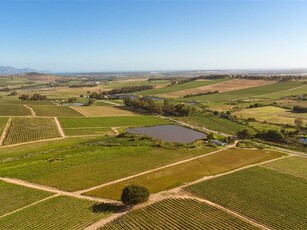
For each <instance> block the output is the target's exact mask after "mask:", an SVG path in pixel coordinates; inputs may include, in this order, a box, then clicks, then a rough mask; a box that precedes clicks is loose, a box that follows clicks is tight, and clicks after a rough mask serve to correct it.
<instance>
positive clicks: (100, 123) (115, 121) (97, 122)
mask: <svg viewBox="0 0 307 230" xmlns="http://www.w3.org/2000/svg"><path fill="white" fill-rule="evenodd" d="M59 120H60V122H61V125H62V127H63V128H64V129H66V128H84V127H107V128H110V127H128V126H151V125H165V124H170V123H171V122H169V121H166V120H162V119H160V118H158V117H155V116H150V115H148V116H130V117H129V116H128V117H84V118H60V119H59Z"/></svg>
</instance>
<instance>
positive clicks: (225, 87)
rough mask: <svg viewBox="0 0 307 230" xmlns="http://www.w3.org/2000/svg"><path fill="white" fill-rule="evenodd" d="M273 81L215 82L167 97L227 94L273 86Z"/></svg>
mask: <svg viewBox="0 0 307 230" xmlns="http://www.w3.org/2000/svg"><path fill="white" fill-rule="evenodd" d="M273 83H275V81H266V80H246V79H233V80H229V81H222V82H217V83H216V84H210V85H206V86H201V85H200V86H198V87H196V88H193V89H185V90H179V91H176V92H171V93H169V94H168V95H171V96H175V97H182V96H185V95H187V94H197V93H207V92H209V91H211V92H212V91H219V93H223V92H229V91H234V90H240V89H246V88H252V87H257V86H258V87H259V86H264V85H269V84H273Z"/></svg>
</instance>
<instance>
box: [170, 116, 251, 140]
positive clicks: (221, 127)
mask: <svg viewBox="0 0 307 230" xmlns="http://www.w3.org/2000/svg"><path fill="white" fill-rule="evenodd" d="M176 119H177V120H180V121H183V122H185V123H188V124H191V125H196V126H202V127H205V128H208V129H211V130H215V131H219V132H223V133H228V134H232V135H235V134H236V133H237V132H238V131H240V130H243V129H249V128H248V127H247V126H245V125H241V124H238V123H236V122H233V121H230V120H228V119H225V118H220V117H217V116H214V115H212V114H210V113H204V114H195V115H193V116H190V117H176Z"/></svg>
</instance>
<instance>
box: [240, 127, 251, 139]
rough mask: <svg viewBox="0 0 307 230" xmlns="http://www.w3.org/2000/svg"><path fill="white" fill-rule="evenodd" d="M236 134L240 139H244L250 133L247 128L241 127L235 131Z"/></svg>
mask: <svg viewBox="0 0 307 230" xmlns="http://www.w3.org/2000/svg"><path fill="white" fill-rule="evenodd" d="M237 136H238V137H239V138H241V139H246V138H249V137H250V136H251V134H250V132H249V131H248V130H247V129H243V130H240V131H238V132H237Z"/></svg>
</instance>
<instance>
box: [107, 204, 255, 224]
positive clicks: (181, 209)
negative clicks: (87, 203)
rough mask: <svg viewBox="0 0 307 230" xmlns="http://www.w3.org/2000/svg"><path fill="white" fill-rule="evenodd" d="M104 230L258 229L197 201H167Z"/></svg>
mask: <svg viewBox="0 0 307 230" xmlns="http://www.w3.org/2000/svg"><path fill="white" fill-rule="evenodd" d="M102 229H131V230H134V229H221V230H222V229H223V230H226V229H258V228H256V227H254V226H253V225H251V224H249V223H247V222H244V221H243V220H241V219H238V218H236V217H234V216H232V215H230V214H228V213H226V212H224V211H222V210H220V209H217V208H215V207H212V206H209V205H207V204H206V203H202V202H200V201H197V200H193V199H166V200H162V201H159V202H157V203H154V204H152V205H150V206H147V207H145V208H141V209H137V210H134V211H132V212H129V213H128V214H126V215H123V216H121V217H119V218H117V219H115V220H114V221H112V222H110V223H108V224H107V225H105V226H104V227H102V228H101V230H102Z"/></svg>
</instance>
